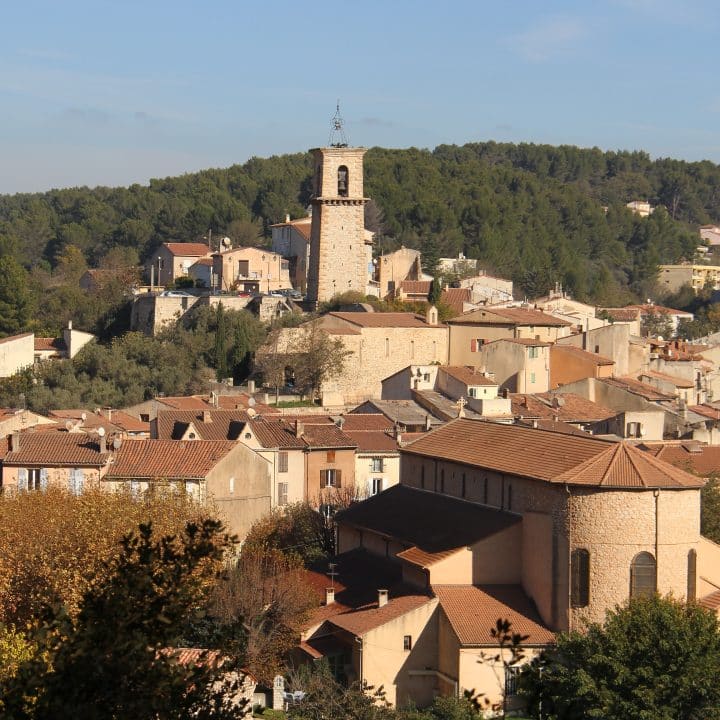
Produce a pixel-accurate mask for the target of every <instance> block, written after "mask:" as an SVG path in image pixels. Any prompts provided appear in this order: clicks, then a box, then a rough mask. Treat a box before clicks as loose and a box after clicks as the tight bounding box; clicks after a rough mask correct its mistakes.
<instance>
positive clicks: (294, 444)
mask: <svg viewBox="0 0 720 720" xmlns="http://www.w3.org/2000/svg"><path fill="white" fill-rule="evenodd" d="M296 422H297V419H295V418H285V417H282V418H274V417H272V416H270V417H264V418H257V419H255V420H251V421H250V428H251V430H252V432H253V434H254V435H255V437H256V438H257V440H258V442H259V443H260V444H261V445H262V446H263V447H266V448H274V447H277V448H283V449H300V450H305V449H320V448H354V447H355V442H354V441H353V440H352V438H350V437H349V436H348V435H346V434H345V433H344V432H343V431H342V430H341V429H340V428H339V427H338V426H337V425H335V424H334V423H327V422H321V423H318V424H313V423H312V421H311V420H309V421H307V422H305V421H304V420H300V422H302V423H303V428H302V434H301V436H300V437H297V435H296V431H295V425H296Z"/></svg>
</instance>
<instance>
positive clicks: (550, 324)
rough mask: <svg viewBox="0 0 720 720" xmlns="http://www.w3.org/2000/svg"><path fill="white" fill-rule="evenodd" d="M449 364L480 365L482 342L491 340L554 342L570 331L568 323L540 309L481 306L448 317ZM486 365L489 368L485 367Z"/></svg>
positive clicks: (483, 343)
mask: <svg viewBox="0 0 720 720" xmlns="http://www.w3.org/2000/svg"><path fill="white" fill-rule="evenodd" d="M447 324H448V328H449V346H450V347H449V360H448V362H449V364H450V365H474V366H475V367H482V365H483V362H484V358H483V356H482V348H483V345H485V344H487V343H490V342H493V341H494V340H537V341H540V342H541V343H552V342H556V341H557V340H558V339H559V338H561V337H564V336H566V335H569V334H570V330H571V327H572V326H571V324H570V323H569V322H567V321H565V320H560V319H558V318H556V317H553V316H552V315H549V314H548V313H544V312H541V311H540V310H529V309H525V308H496V307H490V308H481V309H479V310H471V311H470V312H466V313H463V314H462V315H459V316H458V317H454V318H452V319H451V320H448V323H447ZM488 369H490V368H488Z"/></svg>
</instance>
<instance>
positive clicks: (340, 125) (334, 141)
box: [329, 100, 348, 148]
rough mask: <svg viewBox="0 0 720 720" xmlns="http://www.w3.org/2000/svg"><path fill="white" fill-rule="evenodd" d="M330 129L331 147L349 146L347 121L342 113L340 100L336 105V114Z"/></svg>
mask: <svg viewBox="0 0 720 720" xmlns="http://www.w3.org/2000/svg"><path fill="white" fill-rule="evenodd" d="M331 123H332V126H331V129H330V141H329V144H330V147H336V148H344V147H347V146H348V141H347V135H345V128H344V125H345V121H344V120H343V119H342V116H341V115H340V101H339V100H338V101H337V105H336V106H335V114H334V115H333V117H332V121H331Z"/></svg>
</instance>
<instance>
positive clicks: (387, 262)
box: [377, 247, 420, 298]
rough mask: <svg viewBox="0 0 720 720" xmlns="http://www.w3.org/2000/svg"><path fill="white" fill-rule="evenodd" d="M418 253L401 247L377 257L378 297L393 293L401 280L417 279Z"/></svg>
mask: <svg viewBox="0 0 720 720" xmlns="http://www.w3.org/2000/svg"><path fill="white" fill-rule="evenodd" d="M419 267H420V253H419V252H418V251H417V250H411V249H410V248H406V247H401V248H399V249H398V250H395V252H391V253H388V254H387V255H382V256H380V257H379V258H378V259H377V277H378V281H379V283H380V297H382V298H384V297H386V296H387V295H388V294H389V293H391V292H392V293H394V292H395V290H396V288H398V287H399V286H400V283H401V282H402V281H403V280H419V277H418V269H419Z"/></svg>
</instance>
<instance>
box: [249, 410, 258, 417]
mask: <svg viewBox="0 0 720 720" xmlns="http://www.w3.org/2000/svg"><path fill="white" fill-rule="evenodd" d="M247 414H248V417H251V418H254V417H255V416H256V415H257V413H256V412H255V410H253V409H252V408H248V411H247Z"/></svg>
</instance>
